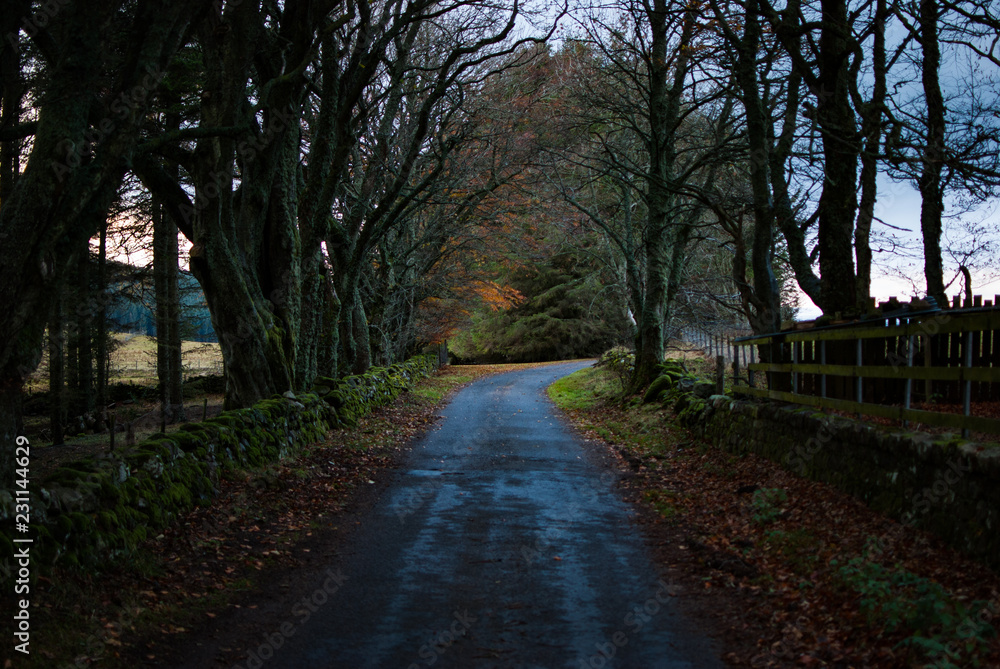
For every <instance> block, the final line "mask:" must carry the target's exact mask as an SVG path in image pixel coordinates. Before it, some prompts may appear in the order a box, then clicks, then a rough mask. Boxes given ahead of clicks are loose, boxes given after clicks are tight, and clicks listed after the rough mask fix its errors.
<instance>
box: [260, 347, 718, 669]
mask: <svg viewBox="0 0 1000 669" xmlns="http://www.w3.org/2000/svg"><path fill="white" fill-rule="evenodd" d="M587 364H589V363H566V364H561V365H557V366H549V367H541V368H536V369H530V370H525V371H519V372H514V373H509V374H504V375H501V376H494V377H489V378H486V379H482V380H480V381H478V382H476V383H474V384H472V385H470V386H469V387H467V388H466V389H464V390H463V391H461V392H460V393H459V394H458V395H456V396H455V398H454V400H453V401H452V402H451V403H450V404H449V405H448V406H447V407H446V408H445V409H444V411H443V412H442V413H443V414H444V420H443V421H442V422H441V423H440V424H439V427H438V429H436V430H434V431H432V432H430V433H428V434H427V435H425V436H424V437H423V438H421V439H420V440H419V441H418V442H417V443H416V444H415V445H414V448H413V450H412V452H411V453H410V455H409V457H408V460H407V461H406V462H405V464H404V466H403V467H402V469H401V471H400V473H399V475H398V477H397V479H396V480H395V481H394V482H393V483H392V484H391V485H390V487H389V488H388V490H387V492H386V493H385V495H383V497H382V498H381V499H380V500H379V501H378V502H377V503H376V504H375V506H374V507H373V509H372V510H371V511H370V515H369V516H368V517H367V518H365V519H363V523H362V525H361V526H360V527H359V530H358V531H357V532H356V533H354V535H353V537H352V540H351V543H350V545H349V546H348V547H347V549H346V552H345V554H344V555H343V556H342V559H341V560H340V561H339V562H338V564H337V565H335V566H333V567H331V569H330V570H329V572H328V579H327V581H326V582H325V583H324V584H322V585H321V586H320V588H318V589H317V591H316V593H314V595H313V598H312V602H313V603H312V604H310V606H309V607H308V608H306V607H299V608H298V609H296V610H293V614H294V615H293V616H292V617H290V618H289V620H287V621H284V622H285V623H286V624H287V625H286V627H285V628H284V629H285V630H286V631H287V632H290V633H291V634H290V635H289V636H288V637H287V640H286V641H285V642H284V643H282V644H281V647H280V648H278V649H276V650H275V652H274V654H273V657H270V658H267V661H266V662H263V663H262V664H263V666H265V667H267V668H268V669H270V668H271V667H310V668H321V667H338V668H339V667H344V668H350V669H355V668H360V667H399V668H401V669H419V668H422V667H438V668H440V667H470V668H483V669H486V668H493V667H496V668H501V667H504V668H506V667H525V668H528V667H532V668H533V667H544V668H546V669H550V668H563V667H565V668H567V669H568V668H573V669H580V668H585V667H593V668H595V669H597V668H600V667H604V668H607V669H610V668H612V667H620V668H625V667H628V668H636V669H657V668H661V667H662V668H671V669H672V668H681V667H696V668H710V667H721V666H723V665H722V663H721V662H720V661H719V660H718V659H717V655H716V653H715V651H714V650H713V648H712V646H711V644H710V642H709V641H708V640H707V639H706V638H705V637H704V635H703V634H702V633H700V632H699V630H698V629H696V628H695V627H694V626H693V625H692V623H690V622H689V621H687V620H685V619H684V618H682V617H681V616H680V614H679V613H678V612H677V611H676V599H675V598H674V597H673V596H672V593H675V592H676V591H674V590H673V586H672V585H671V584H670V583H669V582H667V581H666V580H664V579H662V578H661V577H660V576H659V574H658V572H657V570H656V568H655V566H654V564H653V562H652V561H651V558H650V553H649V551H648V550H647V548H646V547H645V545H644V544H643V541H642V538H641V536H640V532H639V530H638V528H637V526H636V525H635V524H634V522H633V520H632V519H631V511H630V510H629V508H628V506H627V505H626V504H625V503H623V502H622V501H621V499H620V496H619V494H618V493H617V492H616V490H615V484H614V475H613V474H612V472H611V471H609V470H608V469H607V468H606V467H604V466H602V465H601V464H600V463H599V461H598V460H597V459H596V458H594V457H592V456H590V455H588V453H587V449H588V446H587V445H586V444H585V443H584V442H583V441H581V440H580V439H578V438H577V437H575V436H574V434H573V433H572V431H571V430H569V429H568V428H567V427H566V425H565V424H564V423H563V422H562V421H561V420H560V419H559V418H557V416H556V410H555V408H554V407H553V405H552V404H551V403H550V401H549V400H548V398H547V397H546V395H545V387H546V386H548V385H549V384H550V383H551V382H552V381H554V380H556V379H557V378H559V377H561V376H564V375H566V374H569V373H571V372H573V371H576V370H577V369H581V368H582V367H585V366H586V365H587ZM590 448H593V447H590ZM309 609H315V610H314V611H313V610H309ZM276 629H278V628H277V627H276Z"/></svg>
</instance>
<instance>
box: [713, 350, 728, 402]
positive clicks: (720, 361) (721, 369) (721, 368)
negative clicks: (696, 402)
mask: <svg viewBox="0 0 1000 669" xmlns="http://www.w3.org/2000/svg"><path fill="white" fill-rule="evenodd" d="M725 392H726V357H725V356H723V355H717V356H715V394H716V395H722V394H723V393H725Z"/></svg>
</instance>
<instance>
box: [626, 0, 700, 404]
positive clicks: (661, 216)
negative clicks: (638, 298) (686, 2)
mask: <svg viewBox="0 0 1000 669" xmlns="http://www.w3.org/2000/svg"><path fill="white" fill-rule="evenodd" d="M647 11H648V10H647ZM694 11H695V10H693V9H686V10H684V18H683V19H682V22H681V34H680V36H679V44H676V45H675V44H672V43H671V37H672V36H671V34H670V33H671V29H670V28H671V22H670V13H669V8H668V7H667V3H666V0H655V2H654V3H653V5H652V8H651V11H648V13H647V20H648V21H649V23H650V31H651V37H652V41H651V45H650V59H649V64H648V67H649V98H648V100H647V101H646V105H647V109H645V110H644V113H645V114H648V118H649V135H648V138H647V140H646V143H647V151H648V153H649V170H648V173H647V174H646V175H645V176H646V184H647V185H646V201H647V207H648V220H647V222H646V229H645V232H644V236H643V240H642V244H643V249H644V252H645V253H644V256H645V275H644V277H643V279H644V281H643V283H644V284H645V290H644V291H643V304H642V309H641V310H640V312H639V314H638V316H639V317H638V324H637V330H638V334H637V336H636V355H635V374H634V375H633V377H632V382H631V389H632V390H633V391H637V390H639V389H640V388H642V387H644V386H646V385H648V384H649V383H650V382H651V381H652V380H653V379H654V378H656V376H657V375H658V369H657V366H658V365H659V364H660V363H662V362H663V359H664V356H665V354H666V338H665V335H664V327H665V325H666V323H667V320H668V316H669V305H670V296H671V294H672V291H671V279H672V278H675V280H676V278H679V269H680V268H679V267H674V263H675V262H681V261H682V260H683V258H684V249H683V248H677V245H678V244H681V245H686V244H687V240H688V238H689V233H685V232H684V231H683V230H682V229H679V228H678V226H682V227H683V226H685V225H687V224H688V222H687V221H681V220H678V219H677V215H678V214H677V200H678V196H677V195H676V193H675V184H674V183H673V180H674V172H675V169H676V163H677V148H676V140H677V130H678V127H679V124H680V118H681V100H682V99H683V96H684V87H685V84H686V80H687V75H688V70H689V67H690V55H689V48H690V44H691V40H692V38H693V34H694V28H695V16H694ZM672 49H676V52H675V53H672V54H671V53H670V51H671V50H672ZM671 56H672V57H671ZM676 288H677V286H674V287H673V292H674V293H675V292H676Z"/></svg>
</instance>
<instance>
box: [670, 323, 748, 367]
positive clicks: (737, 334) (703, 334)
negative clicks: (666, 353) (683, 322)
mask: <svg viewBox="0 0 1000 669" xmlns="http://www.w3.org/2000/svg"><path fill="white" fill-rule="evenodd" d="M748 334H749V330H746V329H742V330H738V329H733V328H727V329H725V330H722V331H713V330H708V329H705V328H699V327H694V326H691V327H684V328H681V330H680V338H681V341H684V342H686V343H688V344H693V345H694V346H697V347H698V348H700V349H702V350H703V351H704V352H705V354H706V355H707V356H708V357H709V358H711V359H712V360H714V359H715V358H716V356H720V355H721V356H722V358H723V359H724V360H725V362H726V364H732V363H733V362H734V361H735V359H736V358H735V355H736V350H737V349H736V347H734V344H735V343H736V341H737V339H739V338H741V337H745V336H746V335H748Z"/></svg>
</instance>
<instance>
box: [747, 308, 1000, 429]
mask: <svg viewBox="0 0 1000 669" xmlns="http://www.w3.org/2000/svg"><path fill="white" fill-rule="evenodd" d="M991 307H992V305H991ZM732 357H733V360H734V362H733V372H734V379H735V381H736V383H735V391H736V392H738V393H742V394H746V395H752V396H755V397H765V398H770V399H775V400H781V401H785V402H793V403H797V404H804V405H809V406H815V407H818V408H822V409H834V410H839V411H848V412H854V413H858V414H864V415H870V416H880V417H883V418H892V419H897V420H900V421H903V423H904V424H906V423H907V422H909V421H913V422H919V423H923V424H927V425H935V426H943V427H949V428H957V429H961V430H962V434H963V436H964V437H968V436H969V432H970V430H975V431H977V432H990V433H995V434H996V433H1000V420H998V419H995V418H989V417H984V416H975V415H973V411H972V407H973V404H974V403H977V402H980V403H982V402H991V401H1000V309H996V308H975V307H973V308H970V309H960V310H949V311H937V310H935V311H928V312H911V313H903V314H899V315H890V316H882V317H879V318H877V319H873V320H869V321H863V322H860V323H857V322H855V323H850V324H844V325H833V326H827V327H820V328H812V329H809V330H797V331H796V330H793V331H788V332H780V333H774V334H770V335H762V336H751V337H741V338H739V339H736V340H735V341H734V342H733V354H732ZM742 372H745V376H744V375H743V373H742ZM916 402H923V403H932V402H936V403H939V404H950V405H952V406H955V407H957V406H961V413H957V412H948V411H935V410H927V409H926V408H925V409H915V408H913V406H912V405H913V404H914V403H916Z"/></svg>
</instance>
